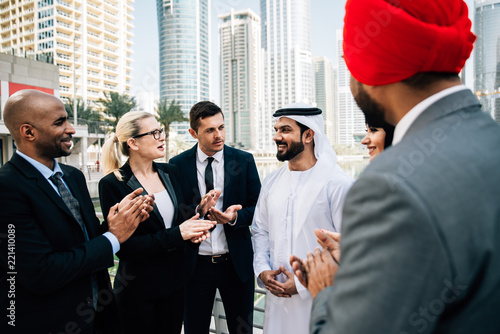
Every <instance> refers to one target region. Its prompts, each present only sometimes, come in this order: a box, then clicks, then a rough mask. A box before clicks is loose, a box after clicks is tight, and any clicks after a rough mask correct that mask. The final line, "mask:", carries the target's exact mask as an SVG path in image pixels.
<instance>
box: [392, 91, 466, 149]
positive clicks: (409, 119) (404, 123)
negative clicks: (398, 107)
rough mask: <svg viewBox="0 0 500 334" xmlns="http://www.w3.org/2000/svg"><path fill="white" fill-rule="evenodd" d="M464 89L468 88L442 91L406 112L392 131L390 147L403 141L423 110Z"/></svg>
mask: <svg viewBox="0 0 500 334" xmlns="http://www.w3.org/2000/svg"><path fill="white" fill-rule="evenodd" d="M466 89H468V88H467V87H465V86H464V85H458V86H453V87H450V88H447V89H444V90H442V91H440V92H439V93H436V94H434V95H432V96H429V97H428V98H426V99H425V100H423V101H421V102H420V103H419V104H417V105H416V106H414V107H413V108H412V109H411V110H410V111H408V113H407V114H406V115H404V116H403V118H401V120H400V121H399V123H398V124H397V125H396V128H395V129H394V138H393V139H392V145H393V146H394V145H396V144H397V143H399V142H400V141H401V140H402V139H403V137H404V135H405V134H406V132H407V131H408V129H409V128H410V126H411V125H412V124H413V122H415V120H416V119H417V118H418V116H420V114H422V113H423V112H424V110H426V109H427V108H429V107H430V106H431V105H432V104H434V103H435V102H437V101H439V100H441V99H442V98H444V97H446V96H448V95H451V94H453V93H456V92H459V91H462V90H466Z"/></svg>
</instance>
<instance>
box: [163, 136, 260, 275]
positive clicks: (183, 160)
mask: <svg viewBox="0 0 500 334" xmlns="http://www.w3.org/2000/svg"><path fill="white" fill-rule="evenodd" d="M196 150H197V145H195V146H193V147H192V148H191V149H190V150H188V151H186V152H183V153H181V154H179V155H178V156H176V157H173V158H172V159H170V163H172V164H174V165H176V166H177V167H178V168H179V172H180V175H181V178H180V179H181V180H182V181H181V183H182V187H183V192H184V196H185V200H184V201H185V204H187V205H197V204H198V203H199V202H200V200H201V197H202V196H201V194H200V190H199V187H198V177H197V172H196ZM259 193H260V179H259V174H258V173H257V167H256V166H255V161H254V158H253V156H252V155H251V154H250V153H246V152H243V151H241V150H238V149H234V148H231V147H228V146H224V203H223V206H222V211H224V210H226V209H227V208H228V207H229V206H231V205H234V204H241V205H242V206H243V209H241V210H240V211H238V219H237V220H236V224H235V225H234V226H230V225H229V224H225V225H224V232H225V234H226V239H227V243H228V247H229V254H231V258H232V260H233V261H232V262H233V265H234V268H235V270H236V272H237V273H238V277H239V278H240V279H241V281H242V282H246V281H247V280H248V279H253V267H252V260H253V250H252V242H251V237H250V230H249V226H250V225H251V224H252V219H253V213H254V211H255V205H256V204H257V199H258V198H259ZM196 254H197V249H195V251H194V252H192V254H191V260H190V263H189V265H190V270H189V273H191V274H192V273H193V272H194V268H195V265H196Z"/></svg>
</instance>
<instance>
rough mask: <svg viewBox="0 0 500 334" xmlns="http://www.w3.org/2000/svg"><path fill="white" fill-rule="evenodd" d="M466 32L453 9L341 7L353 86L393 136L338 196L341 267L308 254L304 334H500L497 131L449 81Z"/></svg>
mask: <svg viewBox="0 0 500 334" xmlns="http://www.w3.org/2000/svg"><path fill="white" fill-rule="evenodd" d="M370 18H371V19H370ZM374 27H376V31H377V33H374V30H373V29H374ZM470 28H471V23H470V20H469V18H468V9H467V6H466V5H465V3H464V2H463V1H462V0H440V1H431V0H399V1H388V0H387V1H384V0H369V1H368V0H348V1H347V5H346V17H345V27H344V58H345V60H346V63H347V66H348V67H349V70H350V71H351V74H352V77H351V90H352V92H353V95H354V97H355V99H356V101H357V103H358V105H359V106H360V108H361V109H362V110H363V112H364V113H365V115H366V116H367V117H368V119H369V118H370V117H374V118H376V119H378V118H384V119H385V120H386V121H387V122H389V123H391V124H393V125H396V128H395V132H394V140H393V145H392V148H390V149H388V150H385V151H384V152H383V153H382V154H380V155H379V156H377V157H376V158H375V159H374V160H373V162H372V163H371V164H370V165H369V166H368V167H367V169H366V170H365V171H364V172H363V174H362V175H361V176H360V177H359V179H358V181H357V182H356V183H355V184H354V186H353V187H352V188H351V190H350V192H349V193H348V195H347V198H346V201H345V205H344V213H343V225H342V226H343V228H342V241H341V251H342V256H341V257H340V265H339V267H337V264H336V263H335V262H334V260H333V258H332V256H331V255H330V253H329V251H328V250H324V251H322V252H320V250H317V251H315V255H314V256H313V255H309V257H308V260H307V262H306V268H308V270H306V272H307V281H308V284H309V289H310V291H311V293H312V294H313V295H315V296H316V297H315V299H314V302H313V308H312V317H311V323H310V325H311V326H310V331H311V333H350V334H357V333H399V334H403V333H454V334H457V333H458V334H460V333H464V334H465V333H482V334H488V333H489V334H494V333H500V318H499V317H498V311H499V310H500V242H499V240H500V210H499V196H498V191H499V189H500V173H499V171H498V168H499V166H500V154H499V149H498V148H499V147H500V127H499V126H498V124H496V123H495V122H494V121H493V120H492V119H491V117H490V116H489V115H488V114H487V113H484V112H482V111H481V107H480V105H479V102H478V101H477V98H476V97H475V96H474V94H473V93H472V92H471V91H470V90H469V89H467V88H466V87H465V86H464V85H462V84H461V81H460V79H459V77H458V75H457V74H458V73H459V71H460V70H461V68H462V67H463V65H464V64H465V61H466V59H467V58H468V57H469V55H470V52H471V50H472V44H473V42H474V39H475V37H474V35H473V34H472V33H471V31H470ZM318 234H320V233H318ZM322 239H323V240H325V238H324V236H323V237H322ZM292 260H294V259H292ZM294 266H295V269H296V270H297V271H296V273H297V274H298V276H300V277H302V279H303V280H304V278H305V277H304V276H303V275H302V271H301V268H300V261H295V262H294ZM337 268H338V272H336V270H337ZM335 272H336V275H335ZM323 274H325V275H323ZM324 277H327V278H328V279H326V280H325V279H322V278H324ZM325 286H327V287H326V288H325Z"/></svg>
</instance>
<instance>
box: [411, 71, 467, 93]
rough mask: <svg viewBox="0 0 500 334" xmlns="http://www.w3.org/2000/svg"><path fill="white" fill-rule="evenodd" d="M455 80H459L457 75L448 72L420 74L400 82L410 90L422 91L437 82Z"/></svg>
mask: <svg viewBox="0 0 500 334" xmlns="http://www.w3.org/2000/svg"><path fill="white" fill-rule="evenodd" d="M443 79H444V80H456V79H459V77H458V74H457V73H450V72H420V73H417V74H415V75H413V76H411V77H409V78H408V79H404V80H402V81H401V82H402V83H404V84H407V85H408V86H410V87H411V88H414V89H419V90H423V89H426V88H427V87H429V86H430V85H431V84H433V83H434V82H436V81H439V80H443Z"/></svg>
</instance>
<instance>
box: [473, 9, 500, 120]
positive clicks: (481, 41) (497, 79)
mask: <svg viewBox="0 0 500 334" xmlns="http://www.w3.org/2000/svg"><path fill="white" fill-rule="evenodd" d="M474 7H475V15H474V31H475V33H476V35H477V41H476V43H475V46H474V90H475V91H476V94H477V96H478V97H479V100H480V102H481V104H482V106H483V110H484V111H485V112H487V113H489V114H490V115H491V117H493V119H495V120H496V121H497V122H499V123H500V1H499V0H476V1H475V6H474Z"/></svg>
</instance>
